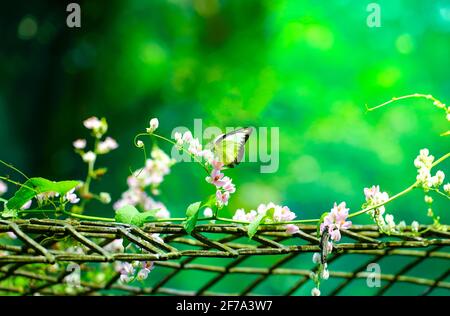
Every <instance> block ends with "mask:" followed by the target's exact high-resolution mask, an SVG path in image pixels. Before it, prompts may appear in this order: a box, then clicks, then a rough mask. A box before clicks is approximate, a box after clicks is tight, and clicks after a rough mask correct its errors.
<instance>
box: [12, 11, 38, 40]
mask: <svg viewBox="0 0 450 316" xmlns="http://www.w3.org/2000/svg"><path fill="white" fill-rule="evenodd" d="M37 31H38V24H37V22H36V19H35V18H34V17H33V16H31V15H27V16H25V17H24V18H23V19H22V20H21V21H20V23H19V27H18V29H17V36H18V37H19V38H20V39H23V40H29V39H32V38H33V37H34V36H35V35H36V33H37Z"/></svg>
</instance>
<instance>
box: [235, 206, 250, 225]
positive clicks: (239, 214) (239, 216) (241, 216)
mask: <svg viewBox="0 0 450 316" xmlns="http://www.w3.org/2000/svg"><path fill="white" fill-rule="evenodd" d="M233 219H234V220H235V221H243V222H245V221H247V215H246V214H245V211H244V209H243V208H239V209H237V210H236V212H235V213H234V215H233Z"/></svg>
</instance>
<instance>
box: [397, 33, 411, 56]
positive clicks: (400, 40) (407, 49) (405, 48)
mask: <svg viewBox="0 0 450 316" xmlns="http://www.w3.org/2000/svg"><path fill="white" fill-rule="evenodd" d="M395 47H396V48H397V50H398V51H399V52H400V53H402V54H409V53H411V52H412V51H413V49H414V43H413V39H412V37H411V35H409V34H402V35H400V36H399V37H397V40H396V41H395Z"/></svg>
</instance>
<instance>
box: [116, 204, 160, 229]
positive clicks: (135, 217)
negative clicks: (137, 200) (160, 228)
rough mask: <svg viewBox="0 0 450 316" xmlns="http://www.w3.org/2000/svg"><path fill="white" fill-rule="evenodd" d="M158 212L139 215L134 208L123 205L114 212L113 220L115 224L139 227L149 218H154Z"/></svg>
mask: <svg viewBox="0 0 450 316" xmlns="http://www.w3.org/2000/svg"><path fill="white" fill-rule="evenodd" d="M158 210H159V209H156V210H150V211H147V212H143V213H141V212H139V211H138V210H137V209H136V208H135V207H134V206H132V205H125V206H124V207H122V208H120V209H118V210H117V211H116V216H115V219H116V222H119V223H123V224H130V225H135V226H138V227H141V226H143V225H144V224H145V223H146V221H147V220H148V219H149V218H154V217H155V214H156V212H157V211H158Z"/></svg>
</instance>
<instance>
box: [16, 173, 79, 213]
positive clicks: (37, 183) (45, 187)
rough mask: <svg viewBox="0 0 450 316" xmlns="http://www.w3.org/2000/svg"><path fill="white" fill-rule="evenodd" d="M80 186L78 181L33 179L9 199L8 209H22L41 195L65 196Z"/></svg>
mask: <svg viewBox="0 0 450 316" xmlns="http://www.w3.org/2000/svg"><path fill="white" fill-rule="evenodd" d="M78 184H79V182H78V181H59V182H55V181H50V180H47V179H44V178H31V179H28V180H27V181H26V182H25V183H24V184H23V186H21V187H20V189H19V190H17V191H16V193H15V194H14V196H13V197H12V198H10V199H9V201H8V203H7V207H8V208H9V209H20V208H21V207H22V206H23V205H24V204H25V203H27V202H28V201H29V200H31V199H32V198H34V197H35V196H36V195H38V194H40V193H47V192H56V193H58V194H59V195H64V194H66V193H67V192H69V191H70V190H72V189H74V188H76V186H77V185H78Z"/></svg>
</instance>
